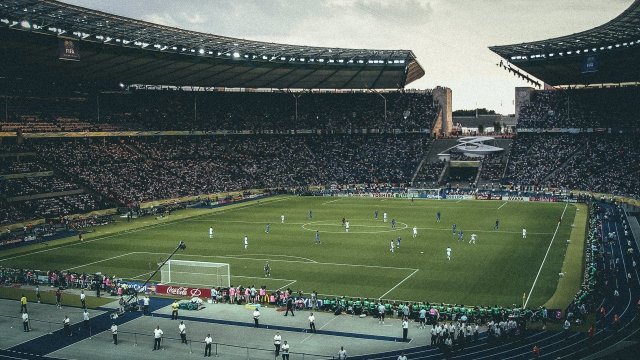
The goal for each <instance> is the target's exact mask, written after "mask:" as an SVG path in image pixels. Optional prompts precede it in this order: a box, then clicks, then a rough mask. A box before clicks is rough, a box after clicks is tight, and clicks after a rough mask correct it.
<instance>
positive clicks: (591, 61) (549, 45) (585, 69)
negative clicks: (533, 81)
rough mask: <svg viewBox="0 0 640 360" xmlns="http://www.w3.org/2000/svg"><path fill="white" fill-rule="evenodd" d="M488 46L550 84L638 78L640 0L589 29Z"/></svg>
mask: <svg viewBox="0 0 640 360" xmlns="http://www.w3.org/2000/svg"><path fill="white" fill-rule="evenodd" d="M489 49H491V50H492V51H493V52H495V53H496V54H498V55H500V56H501V57H502V58H504V59H506V60H507V61H508V62H510V63H512V64H514V65H516V66H518V67H519V68H520V69H522V70H524V71H526V72H528V73H529V74H531V75H533V76H535V77H537V78H539V79H541V80H544V81H545V82H546V83H548V84H551V85H568V84H585V85H586V84H596V83H619V82H637V81H640V70H639V67H638V62H639V60H640V58H639V54H640V0H636V1H634V2H633V4H631V6H630V7H629V8H628V9H627V10H625V11H624V12H623V13H622V14H620V15H619V16H617V17H616V18H615V19H613V20H611V21H609V22H607V23H606V24H604V25H601V26H598V27H596V28H593V29H590V30H586V31H582V32H579V33H575V34H572V35H567V36H562V37H557V38H553V39H547V40H541V41H534V42H529V43H521V44H514V45H502V46H492V47H490V48H489Z"/></svg>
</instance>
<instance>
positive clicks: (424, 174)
mask: <svg viewBox="0 0 640 360" xmlns="http://www.w3.org/2000/svg"><path fill="white" fill-rule="evenodd" d="M446 165H447V163H446V161H442V160H438V161H436V162H432V163H428V162H426V161H425V163H424V164H422V167H421V168H420V170H418V174H416V177H415V179H414V184H418V185H417V186H420V187H434V186H437V185H438V180H440V175H442V171H443V170H444V167H445V166H446Z"/></svg>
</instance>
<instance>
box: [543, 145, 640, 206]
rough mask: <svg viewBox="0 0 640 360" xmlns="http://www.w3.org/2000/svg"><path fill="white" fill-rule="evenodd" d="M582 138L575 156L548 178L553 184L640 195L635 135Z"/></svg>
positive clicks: (551, 184)
mask: <svg viewBox="0 0 640 360" xmlns="http://www.w3.org/2000/svg"><path fill="white" fill-rule="evenodd" d="M581 140H582V141H581V144H580V150H579V151H578V152H577V153H576V155H575V156H573V157H572V158H571V159H569V161H568V162H567V164H566V166H565V167H563V168H562V170H561V171H558V172H555V173H553V174H552V176H550V177H549V179H548V180H547V182H548V184H549V185H550V186H554V187H560V188H569V189H581V190H586V191H592V192H597V193H609V194H614V195H622V196H632V197H638V196H640V176H639V175H640V173H639V171H640V164H639V163H638V159H640V148H639V147H638V139H637V137H636V136H633V135H627V136H624V135H606V136H589V137H582V138H581Z"/></svg>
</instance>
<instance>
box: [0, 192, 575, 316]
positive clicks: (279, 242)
mask: <svg viewBox="0 0 640 360" xmlns="http://www.w3.org/2000/svg"><path fill="white" fill-rule="evenodd" d="M565 206H566V208H565ZM309 210H312V211H313V218H312V219H309V218H308V212H309ZM375 210H378V211H379V219H378V220H374V218H373V213H374V211H375ZM437 211H440V212H441V214H442V219H441V222H440V223H437V222H436V220H435V214H436V212H437ZM383 212H387V213H388V214H389V221H390V220H391V219H392V218H395V219H396V220H397V221H398V228H397V229H396V230H393V229H391V224H390V222H387V223H383V221H382V214H383ZM563 212H564V219H563V221H562V223H561V225H560V226H559V227H557V226H556V225H557V222H558V219H559V218H560V216H561V215H562V214H563ZM575 213H576V207H575V206H574V205H572V204H569V205H567V204H564V203H518V202H503V201H462V202H456V201H437V200H416V201H414V202H411V201H409V200H407V199H380V198H376V199H370V198H321V197H319V198H309V197H290V196H282V197H275V198H270V199H266V200H261V201H260V202H258V201H255V202H249V203H244V204H239V205H236V206H231V207H225V208H219V209H213V210H206V209H205V210H203V209H192V210H186V211H184V212H177V213H175V214H173V215H171V217H170V218H169V219H163V220H156V219H154V218H150V217H148V218H142V219H138V220H136V221H134V222H132V223H126V222H123V221H119V222H118V223H116V224H114V225H110V226H107V227H103V228H99V229H98V230H97V231H96V232H95V233H92V234H88V235H86V236H85V241H84V242H83V243H80V242H78V241H72V240H71V239H68V240H61V241H60V243H53V244H51V245H33V246H30V247H28V248H22V249H15V250H13V251H12V252H10V253H9V252H3V254H2V256H3V258H2V259H0V266H16V267H35V268H41V269H73V270H75V271H78V272H96V271H102V272H103V273H107V274H115V275H116V276H119V277H125V278H135V279H137V280H144V279H145V278H146V275H145V274H147V273H149V272H150V271H152V270H153V269H154V268H155V265H156V263H157V262H158V261H160V260H161V259H163V258H165V257H166V256H167V254H169V253H170V252H171V251H173V249H175V247H176V245H177V243H178V241H179V240H184V241H185V242H186V244H187V249H186V250H184V251H180V252H178V254H177V255H176V256H175V257H174V258H175V259H183V260H194V261H212V262H226V263H229V264H230V267H231V274H232V278H231V281H232V284H234V285H245V286H249V285H255V286H261V285H266V286H267V287H268V288H269V289H276V288H285V287H291V288H292V289H293V290H296V291H297V290H303V291H305V292H307V293H308V292H310V291H313V290H317V291H318V292H319V293H321V294H326V295H344V296H350V297H363V298H364V297H369V298H379V297H381V296H383V297H384V298H385V299H399V300H409V301H430V302H438V303H439V302H446V303H458V304H467V305H469V304H473V305H493V304H498V305H511V304H521V303H522V295H523V293H527V295H529V291H530V289H531V287H532V284H533V283H534V280H535V279H536V274H537V273H538V270H539V269H540V266H541V263H542V261H543V259H544V257H545V253H546V252H547V249H548V247H549V244H550V242H551V240H552V238H553V237H554V234H555V239H554V241H553V244H552V246H551V248H550V249H549V253H548V256H547V258H546V260H545V263H544V266H543V267H542V270H541V271H540V275H539V277H538V279H537V281H536V285H535V287H534V288H533V291H532V293H531V296H530V299H529V303H528V305H529V306H539V305H542V304H544V303H545V302H546V301H547V300H549V299H550V298H551V296H552V295H553V294H554V292H555V290H556V287H557V285H558V273H559V272H560V271H561V269H562V265H563V260H564V258H565V253H566V248H567V247H566V239H569V236H570V233H571V229H572V227H571V225H572V224H573V221H574V217H575ZM282 214H284V215H285V218H286V219H285V224H280V215H282ZM343 217H344V218H346V219H347V220H349V222H350V225H351V227H350V231H349V233H346V232H345V230H344V228H343V227H342V226H341V219H342V218H343ZM496 218H499V219H500V229H499V230H497V231H494V230H493V225H494V223H495V220H496ZM267 223H270V224H271V232H270V233H269V234H266V233H265V225H266V224H267ZM453 223H456V224H457V225H458V229H461V230H462V231H463V232H464V239H465V241H464V242H458V241H457V237H455V238H454V237H453V236H452V232H451V225H452V224H453ZM210 226H211V227H213V228H214V232H215V235H214V238H213V239H209V236H208V229H209V227H210ZM413 226H417V227H418V237H417V238H415V239H414V238H412V236H411V228H412V227H413ZM576 226H584V224H582V225H576ZM523 227H525V228H527V239H526V240H523V239H522V228H523ZM556 227H557V231H556ZM315 230H319V231H320V238H321V242H322V243H321V244H320V245H315V244H314V235H315ZM474 232H475V233H476V234H477V235H478V240H477V244H476V245H473V244H469V243H468V241H469V238H470V235H471V233H474ZM244 235H247V236H248V237H249V247H248V249H247V250H244V246H243V236H244ZM397 236H401V237H402V242H401V246H400V248H399V249H396V252H395V253H391V252H390V251H389V242H390V240H392V239H393V240H395V239H396V237H397ZM447 246H451V248H452V250H453V251H452V259H451V261H448V260H447V258H446V253H445V249H446V247H447ZM266 260H270V263H271V268H272V270H271V274H272V278H271V279H264V278H263V272H262V266H263V265H264V262H265V261H266ZM576 266H578V265H576ZM572 271H576V272H580V271H581V269H573V270H572ZM156 280H159V277H158V278H156ZM192 281H194V282H197V279H193V280H192ZM572 295H573V294H568V295H566V296H572Z"/></svg>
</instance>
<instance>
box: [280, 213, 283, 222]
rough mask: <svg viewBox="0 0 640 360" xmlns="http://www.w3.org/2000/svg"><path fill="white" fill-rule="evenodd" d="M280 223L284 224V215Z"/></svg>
mask: <svg viewBox="0 0 640 360" xmlns="http://www.w3.org/2000/svg"><path fill="white" fill-rule="evenodd" d="M280 224H284V215H280Z"/></svg>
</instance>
